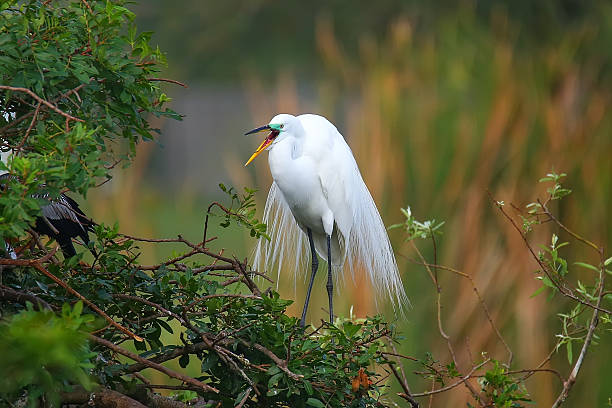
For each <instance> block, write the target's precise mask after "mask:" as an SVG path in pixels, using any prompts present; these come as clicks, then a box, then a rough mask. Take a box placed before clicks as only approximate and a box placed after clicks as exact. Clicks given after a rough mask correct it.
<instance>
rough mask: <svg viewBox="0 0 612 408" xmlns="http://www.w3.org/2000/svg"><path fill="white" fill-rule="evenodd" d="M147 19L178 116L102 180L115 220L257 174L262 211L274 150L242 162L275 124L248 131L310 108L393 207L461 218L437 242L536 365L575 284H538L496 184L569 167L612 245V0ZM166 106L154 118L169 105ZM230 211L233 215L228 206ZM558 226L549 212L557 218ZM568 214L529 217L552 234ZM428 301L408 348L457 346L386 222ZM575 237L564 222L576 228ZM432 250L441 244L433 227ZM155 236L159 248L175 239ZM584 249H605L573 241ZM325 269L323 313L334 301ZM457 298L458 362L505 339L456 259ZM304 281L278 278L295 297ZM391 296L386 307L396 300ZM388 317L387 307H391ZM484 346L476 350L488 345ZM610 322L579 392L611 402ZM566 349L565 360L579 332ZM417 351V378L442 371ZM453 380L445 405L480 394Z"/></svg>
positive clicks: (590, 231) (218, 10) (195, 7)
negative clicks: (546, 222) (497, 204)
mask: <svg viewBox="0 0 612 408" xmlns="http://www.w3.org/2000/svg"><path fill="white" fill-rule="evenodd" d="M133 10H134V11H135V12H136V15H137V20H138V24H139V27H140V29H142V30H151V31H154V32H155V34H154V36H153V43H157V44H159V46H160V48H161V49H162V50H164V51H165V52H167V56H168V61H169V67H168V69H167V71H166V72H163V73H162V74H161V76H165V77H168V78H173V79H176V80H179V81H182V82H185V83H187V84H188V88H187V89H183V88H180V87H178V86H173V85H169V86H167V87H166V89H167V93H168V95H169V96H170V97H172V98H173V99H174V102H173V106H172V107H173V109H175V110H176V111H178V112H180V113H182V114H184V115H185V118H184V120H183V121H182V122H161V121H158V123H156V126H157V127H159V128H160V130H161V135H160V138H159V140H158V141H157V142H154V143H148V144H143V145H141V146H139V147H138V150H139V151H138V155H137V160H136V163H135V164H134V166H132V167H131V168H130V169H128V170H127V171H123V172H119V173H118V174H117V175H116V177H115V178H114V179H113V181H112V182H110V183H107V184H105V185H104V186H103V187H102V188H100V189H98V190H97V191H95V192H93V193H92V194H91V196H90V197H88V206H89V209H90V211H91V214H92V216H93V217H94V218H95V219H98V220H100V221H104V222H107V223H113V222H114V221H115V220H118V221H119V222H120V225H121V229H122V231H123V232H125V233H128V234H132V235H139V236H147V237H164V236H168V237H169V236H174V235H176V234H178V233H181V234H183V235H185V236H186V237H191V238H193V239H197V237H199V236H201V233H202V226H203V219H204V214H205V211H206V207H207V206H208V204H209V203H210V202H211V201H213V200H216V199H219V198H220V197H221V196H220V195H219V193H220V191H219V189H218V187H217V185H218V183H220V182H223V183H227V184H231V185H234V186H236V187H239V188H241V187H242V186H249V187H255V188H258V189H259V190H260V192H259V193H258V198H259V203H260V204H259V209H260V214H261V210H263V203H264V202H265V197H266V192H267V189H268V187H269V185H270V182H271V180H270V175H269V171H268V166H267V159H266V158H265V157H263V158H261V159H258V160H257V161H255V163H254V165H251V166H249V167H248V168H244V167H243V163H244V162H245V161H246V159H247V158H248V157H249V156H250V154H251V152H252V151H253V150H254V148H255V147H256V146H257V145H258V144H259V142H260V140H255V139H253V138H246V137H244V136H242V134H243V133H244V131H246V130H249V129H252V128H253V127H256V126H259V125H262V124H265V123H268V121H269V120H270V118H272V117H273V116H274V115H275V114H276V113H280V112H286V113H293V114H298V113H306V112H313V113H318V114H322V115H324V116H326V117H327V118H328V119H330V120H331V121H332V122H333V123H335V124H336V125H337V127H338V129H339V130H340V132H341V133H342V134H343V135H344V136H345V138H346V139H347V141H348V143H349V145H350V146H351V148H352V149H353V152H354V155H355V157H356V159H357V162H358V164H359V165H360V168H361V172H362V174H363V177H364V179H365V180H366V183H367V184H368V186H369V187H370V190H371V192H372V194H373V196H374V198H375V200H376V202H377V204H378V206H379V209H380V211H381V214H382V217H383V219H384V221H385V223H386V224H387V225H391V224H394V223H397V222H401V221H402V219H401V218H402V217H401V214H400V212H399V208H400V207H404V206H406V205H410V206H411V208H412V211H413V214H414V215H415V216H416V217H417V218H418V219H424V218H435V219H437V220H445V221H446V225H445V227H444V235H443V236H442V237H441V239H440V241H439V242H438V256H439V262H440V263H442V264H445V265H448V266H452V267H455V268H457V269H460V270H462V271H465V272H467V273H469V274H470V275H471V276H473V277H474V279H475V281H476V284H477V286H478V288H479V290H480V291H481V293H483V294H484V298H485V301H486V302H487V304H488V306H489V309H490V311H491V314H492V316H493V317H494V319H495V321H496V323H497V324H498V326H499V327H500V329H501V331H502V333H503V334H504V336H505V338H506V340H507V341H508V343H509V345H510V346H511V348H512V349H513V350H514V352H515V356H516V357H515V365H514V367H516V368H527V367H534V366H536V365H537V364H539V363H540V362H541V361H542V360H543V359H544V358H545V357H546V356H547V354H548V353H549V352H550V350H551V348H552V347H553V346H554V344H555V338H554V334H555V333H557V332H558V331H559V326H560V321H559V320H558V318H557V317H556V314H557V313H558V312H561V311H564V310H565V309H564V306H565V303H564V301H563V300H561V299H556V300H554V301H550V302H547V300H546V298H545V296H538V297H534V298H532V297H530V296H531V294H532V293H533V292H534V291H535V290H536V289H537V288H538V287H539V282H538V281H536V280H535V279H534V277H535V275H534V273H533V272H534V271H535V270H536V269H537V265H536V263H535V262H534V261H533V260H532V259H531V258H530V257H529V256H528V252H527V251H526V249H525V247H524V244H523V243H522V241H521V239H520V237H519V236H518V235H517V234H516V232H515V231H513V230H512V229H511V226H510V225H509V224H508V223H507V222H506V221H504V220H503V219H502V217H501V216H500V214H499V213H498V212H497V211H496V210H495V209H494V208H492V205H491V203H490V202H489V200H488V196H487V190H489V191H491V193H492V194H493V196H494V197H495V198H497V199H499V200H505V201H506V202H511V203H513V204H515V205H517V206H518V207H522V206H524V205H525V204H526V203H529V202H531V201H533V200H534V199H535V198H536V197H538V196H540V197H543V196H544V194H545V186H543V185H538V184H537V180H538V179H539V178H540V177H541V176H543V175H544V174H545V173H546V172H548V171H549V170H550V169H551V168H554V169H555V170H557V171H563V172H566V173H568V177H567V180H566V183H565V184H567V186H568V187H569V188H571V189H572V190H573V194H572V195H571V196H570V197H568V198H566V199H565V200H564V201H563V202H562V203H561V205H560V206H559V207H558V208H555V210H556V211H558V213H559V215H560V217H561V220H562V222H564V223H565V224H566V225H569V226H571V227H573V228H574V229H575V230H576V231H578V232H579V233H581V234H582V235H584V236H587V237H589V238H590V239H591V240H593V241H595V242H598V243H602V244H604V245H605V247H606V248H610V241H611V238H612V237H611V234H610V225H611V224H610V209H611V208H612V207H611V205H610V204H611V203H610V198H611V190H612V164H611V163H612V160H611V159H612V117H611V115H610V113H609V112H610V108H611V105H612V93H611V90H612V48H611V47H610V44H612V4H610V3H609V2H604V1H576V0H563V1H547V0H541V1H536V2H534V1H527V0H518V1H517V0H515V1H481V2H477V1H460V2H453V1H437V2H421V1H399V0H383V1H377V2H365V1H346V0H343V1H335V2H328V1H311V2H301V1H297V0H291V1H284V2H278V1H269V0H254V1H240V0H226V1H223V2H217V1H212V0H207V1H202V0H184V1H182V2H169V1H163V0H148V1H146V2H141V4H138V5H135V6H134V7H133ZM153 120H155V119H153ZM217 224H218V223H217ZM546 228H549V229H548V230H546ZM553 231H554V230H553V229H552V228H551V227H545V228H543V229H542V230H541V231H539V232H536V233H535V234H533V235H532V236H531V237H530V239H531V240H532V242H533V243H534V244H536V245H537V244H540V243H541V244H546V243H548V242H549V240H550V233H551V232H553ZM211 234H223V237H222V239H220V241H219V242H218V243H217V244H216V247H217V248H218V249H220V248H226V251H227V253H232V254H235V255H237V256H239V257H245V256H248V255H249V254H250V250H251V248H252V247H253V245H254V241H253V240H252V239H250V238H249V237H248V236H247V235H245V234H243V233H242V231H238V230H230V231H229V232H227V231H225V230H221V231H220V230H219V229H216V231H213V232H211ZM390 236H391V240H392V242H393V244H394V248H395V250H396V254H397V257H398V263H399V264H400V270H401V273H402V277H403V280H404V284H405V286H406V291H407V293H408V295H409V297H410V298H411V301H412V304H413V308H412V309H410V310H409V312H408V313H407V318H406V319H402V320H400V321H398V325H399V327H400V330H401V331H402V332H403V333H404V334H405V337H406V340H405V342H404V343H403V344H402V345H401V350H400V351H401V352H403V353H406V354H410V355H414V356H417V357H423V355H424V353H425V352H426V351H431V352H432V353H433V354H434V356H435V357H436V358H438V359H441V360H442V361H444V362H445V363H446V362H449V361H450V358H449V356H448V351H447V349H446V344H445V342H444V341H443V339H442V338H441V337H440V334H439V332H438V329H437V326H436V318H435V316H436V314H435V303H434V302H435V291H434V288H433V286H432V285H431V282H430V280H429V278H428V277H427V274H426V272H425V271H424V270H423V269H422V268H421V267H419V266H418V265H414V264H413V263H411V262H409V261H408V259H415V258H416V255H415V253H414V252H413V251H412V250H411V248H410V246H409V245H407V244H405V243H404V242H403V239H404V236H403V235H402V232H400V231H399V230H393V231H392V232H391V233H390ZM561 237H562V238H563V234H561ZM419 246H420V247H421V248H422V250H423V251H424V253H425V254H426V256H427V257H428V259H429V260H433V259H432V255H433V253H432V250H431V245H429V244H427V243H423V244H419ZM164 248H165V250H162V251H160V249H159V248H154V247H150V248H149V247H146V245H144V244H143V255H142V256H143V259H142V260H143V263H145V262H147V261H150V262H151V263H152V262H153V261H155V260H158V259H161V258H162V257H164V256H167V255H170V254H171V252H172V251H173V250H176V248H174V247H173V246H172V245H169V246H167V247H164ZM563 254H564V255H565V256H566V257H567V259H568V261H570V262H574V261H577V260H581V261H587V262H592V263H595V264H596V263H597V259H596V257H594V256H593V255H592V254H589V253H588V252H586V251H584V249H583V248H580V247H577V246H570V247H567V248H565V249H564V252H563ZM322 275H323V274H321V275H320V276H319V278H320V279H319V281H318V282H317V283H316V286H315V290H314V292H313V293H314V296H315V299H314V303H313V304H311V311H310V319H311V321H318V319H320V318H324V316H325V312H324V311H323V310H322V307H325V306H326V300H325V296H324V295H325V290H324V283H323V280H324V279H323V278H322ZM440 276H441V283H442V289H443V304H444V305H445V307H444V310H443V317H444V321H445V326H446V330H447V333H448V334H449V335H450V336H451V337H452V339H453V343H454V345H455V348H456V350H458V358H459V361H460V368H461V369H463V370H466V369H469V362H470V354H471V355H472V357H473V358H478V356H479V353H480V352H482V351H487V352H488V353H489V354H490V355H491V356H493V357H496V358H499V359H505V354H504V349H503V346H502V345H501V344H500V343H499V341H498V340H497V339H496V337H495V336H494V333H493V332H492V331H491V330H490V329H489V327H488V326H487V322H486V316H485V315H484V313H483V311H482V309H481V308H480V306H479V305H478V303H477V298H476V297H475V296H474V293H473V291H472V289H471V286H470V285H469V282H467V281H461V280H458V279H457V278H456V277H455V276H452V275H447V274H444V273H443V272H440ZM303 287H304V285H302V284H301V283H300V282H298V283H297V285H295V286H294V285H293V283H292V282H291V278H290V277H289V276H287V278H285V279H281V282H280V290H281V294H282V295H283V296H284V297H286V298H293V299H295V300H296V304H295V305H294V306H292V308H291V309H290V312H291V313H294V314H295V315H297V314H298V313H299V310H300V309H301V305H302V303H303V298H304V290H303ZM342 293H343V294H342V296H338V297H337V298H336V299H337V302H338V306H337V312H338V313H339V314H343V315H348V314H349V309H350V308H351V306H353V311H354V313H355V314H356V315H357V316H363V315H365V314H373V313H375V312H376V307H375V305H374V302H373V300H372V299H371V293H370V290H369V288H368V285H367V283H366V282H365V281H364V280H363V278H362V277H361V276H360V275H359V273H358V274H357V276H356V278H355V281H354V282H352V281H351V280H350V279H348V280H347V281H346V282H345V285H344V287H343V289H342ZM380 311H383V310H380ZM386 314H387V316H388V317H390V318H392V316H393V314H392V312H391V311H387V312H386ZM474 356H476V357H474ZM610 361H612V339H611V336H610V335H609V334H605V335H604V336H603V337H601V338H600V339H599V344H598V345H596V346H594V348H593V354H591V355H588V356H587V360H586V363H585V365H584V367H583V372H582V373H581V375H580V377H579V380H578V383H577V384H576V386H575V388H574V390H573V392H572V394H571V397H570V400H569V402H568V404H567V406H585V407H586V406H602V405H605V404H606V402H607V400H608V398H609V397H610V396H611V395H612V391H611V390H612V377H611V376H610V375H609V370H606V369H608V367H607V365H608V364H609V362H610ZM551 366H552V367H554V368H556V369H558V370H560V371H561V372H562V373H563V374H564V375H565V374H566V373H567V372H568V371H569V368H568V364H567V360H566V357H565V353H564V352H560V353H559V354H558V355H555V356H554V357H553V359H552V362H551ZM416 369H418V367H417V366H414V367H410V366H407V367H406V370H407V373H408V375H409V378H410V381H411V385H412V387H413V391H421V390H426V389H428V388H430V387H431V384H429V383H423V382H422V381H421V380H420V379H418V377H417V376H415V375H412V374H411V373H412V371H414V370H416ZM527 385H528V391H529V392H530V394H531V396H532V397H533V398H534V399H535V401H536V402H537V404H536V405H537V406H550V405H551V403H552V401H554V399H555V398H556V395H557V394H558V392H559V390H560V388H561V385H560V384H559V382H558V380H557V379H556V378H554V376H552V375H550V374H536V375H534V376H532V377H531V378H530V379H529V380H528V382H527ZM468 400H469V398H468V393H467V391H466V390H464V389H462V388H457V389H455V391H454V392H453V393H449V394H447V395H446V394H445V395H441V396H439V397H437V398H436V399H435V400H434V406H465V402H466V401H468Z"/></svg>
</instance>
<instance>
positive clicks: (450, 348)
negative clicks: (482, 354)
mask: <svg viewBox="0 0 612 408" xmlns="http://www.w3.org/2000/svg"><path fill="white" fill-rule="evenodd" d="M410 243H411V244H412V247H413V248H414V250H415V251H416V253H417V255H418V256H419V258H420V259H421V262H422V263H423V264H424V265H425V268H426V269H427V272H429V275H430V277H431V279H432V281H433V283H434V285H435V286H436V292H437V297H436V309H437V320H438V331H439V332H440V335H441V336H442V337H443V338H444V339H445V340H446V345H447V348H448V351H449V353H450V355H451V357H452V359H453V362H454V363H455V367H456V369H457V370H458V371H459V363H458V360H457V356H456V355H455V349H454V348H453V344H452V342H451V339H450V336H449V335H448V334H446V331H444V328H443V327H442V290H441V288H440V287H439V286H438V284H437V282H436V279H435V277H434V273H433V272H432V271H431V268H430V267H429V266H428V265H427V262H426V261H425V258H424V257H423V254H421V251H419V248H418V247H417V246H416V245H415V244H414V242H413V241H410ZM461 382H463V383H464V384H465V387H466V388H467V389H468V390H469V391H470V393H471V394H472V396H473V397H474V399H475V400H476V401H477V402H478V403H479V404H480V405H482V403H481V402H480V397H479V395H478V392H477V391H476V390H475V389H474V387H473V386H472V384H470V383H469V382H468V381H467V379H464V380H462V381H461ZM461 382H460V383H461ZM429 395H433V394H429ZM414 396H416V395H414Z"/></svg>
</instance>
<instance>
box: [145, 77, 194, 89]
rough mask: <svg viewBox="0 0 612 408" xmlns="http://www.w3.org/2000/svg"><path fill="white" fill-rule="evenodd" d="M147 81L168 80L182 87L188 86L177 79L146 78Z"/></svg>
mask: <svg viewBox="0 0 612 408" xmlns="http://www.w3.org/2000/svg"><path fill="white" fill-rule="evenodd" d="M147 81H151V82H154V81H156V82H168V83H171V84H176V85H180V86H182V87H183V88H189V87H188V86H187V85H185V84H184V83H182V82H179V81H177V80H175V79H168V78H147Z"/></svg>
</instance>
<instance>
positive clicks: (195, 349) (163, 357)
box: [125, 342, 211, 373]
mask: <svg viewBox="0 0 612 408" xmlns="http://www.w3.org/2000/svg"><path fill="white" fill-rule="evenodd" d="M210 348H211V347H210V346H209V345H207V344H206V343H204V342H200V343H194V344H188V345H187V346H185V347H181V348H176V349H174V350H171V351H168V352H166V353H164V354H160V355H158V356H155V357H151V358H149V359H148V361H152V362H154V363H159V364H161V363H163V362H165V361H169V360H173V359H175V358H177V357H180V356H182V355H184V354H197V353H199V352H201V351H204V350H209V349H210ZM147 367H149V366H148V365H147V364H145V363H135V364H132V365H130V366H128V367H127V368H126V369H125V371H126V372H128V373H136V372H138V371H142V370H144V369H145V368H147Z"/></svg>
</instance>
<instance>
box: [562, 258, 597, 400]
mask: <svg viewBox="0 0 612 408" xmlns="http://www.w3.org/2000/svg"><path fill="white" fill-rule="evenodd" d="M599 252H600V258H601V268H600V270H599V288H598V290H599V295H598V297H597V307H596V308H595V310H593V316H592V317H591V322H590V323H589V331H588V332H587V335H586V337H585V338H584V343H583V344H582V349H581V350H580V355H579V356H578V360H576V364H575V365H574V368H573V369H572V372H571V373H570V375H569V377H568V378H567V381H565V382H564V383H563V390H562V391H561V393H560V394H559V397H558V398H557V400H556V401H555V403H554V404H553V405H552V408H558V407H560V406H561V405H562V404H563V403H564V402H565V400H566V399H567V396H568V395H569V392H570V390H571V389H572V387H573V386H574V383H575V382H576V378H577V377H578V373H579V372H580V368H581V367H582V363H583V362H584V358H585V356H586V353H587V351H588V349H589V346H590V345H591V341H592V340H593V335H594V334H595V329H596V328H597V323H598V321H599V320H598V318H599V306H600V305H601V300H602V299H603V293H604V280H605V275H606V271H605V269H606V267H605V265H604V262H605V255H604V251H603V248H599Z"/></svg>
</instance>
